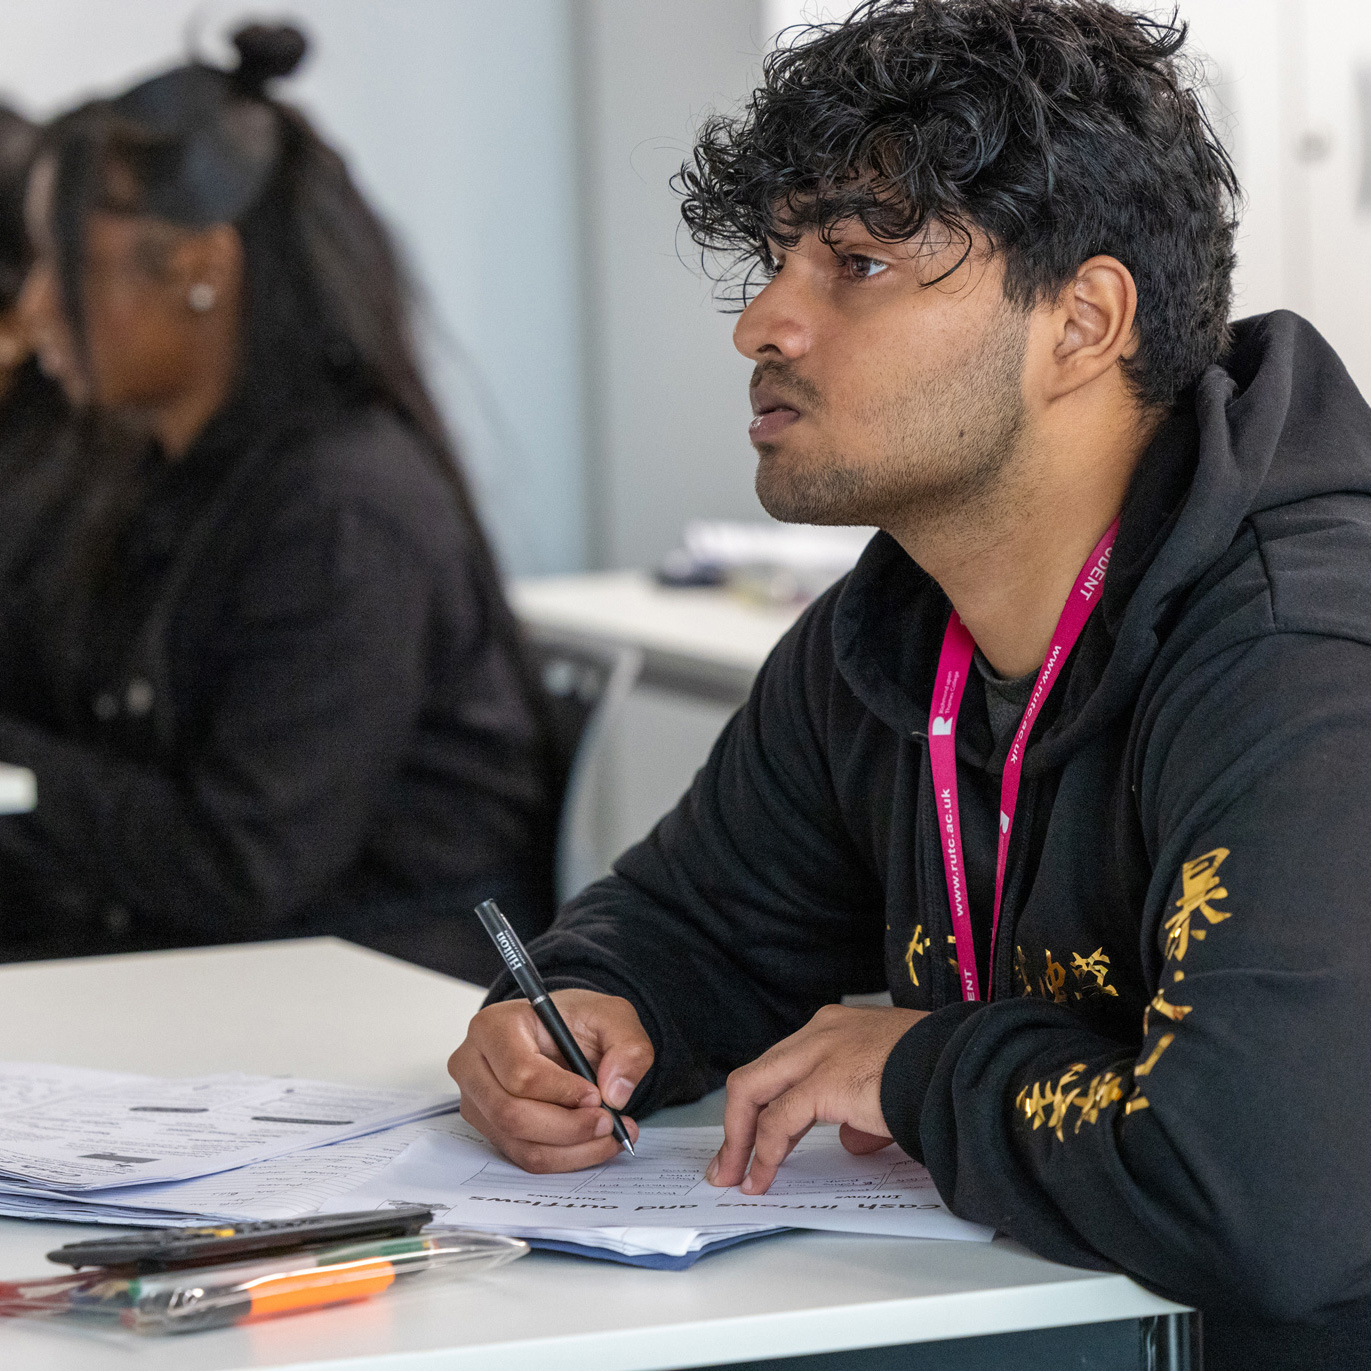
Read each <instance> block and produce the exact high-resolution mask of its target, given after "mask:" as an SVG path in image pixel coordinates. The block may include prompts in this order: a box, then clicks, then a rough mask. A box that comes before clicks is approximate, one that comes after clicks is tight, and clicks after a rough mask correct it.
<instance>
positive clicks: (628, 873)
mask: <svg viewBox="0 0 1371 1371" xmlns="http://www.w3.org/2000/svg"><path fill="white" fill-rule="evenodd" d="M948 613H949V606H948V602H947V600H946V598H945V597H944V595H943V594H942V592H941V591H940V590H939V588H938V586H937V585H936V584H934V583H933V582H932V581H931V580H930V579H929V577H927V576H926V575H925V574H924V573H923V572H922V571H921V570H920V568H919V567H918V566H916V565H915V564H914V563H913V562H912V561H911V560H910V559H909V558H908V557H907V556H906V555H905V554H904V553H903V552H902V551H901V549H900V548H899V547H898V546H897V545H896V544H895V543H894V542H893V541H892V540H891V539H890V538H888V537H886V536H885V535H878V536H877V537H876V538H875V539H873V541H872V543H871V544H870V546H869V547H868V548H867V550H866V552H865V554H864V555H863V557H862V560H861V562H860V563H859V565H858V566H857V568H856V569H855V570H854V571H853V572H852V574H851V575H850V576H849V577H848V578H847V579H846V580H845V581H844V582H842V583H840V584H839V585H837V586H835V587H834V588H833V589H832V590H831V591H830V592H829V593H828V594H826V595H825V596H824V597H823V598H822V599H820V600H819V601H818V602H817V603H816V604H815V605H814V606H812V608H811V609H810V610H809V611H808V612H807V613H806V614H805V615H804V617H803V618H802V619H801V620H800V622H799V623H798V624H797V625H796V626H795V628H794V629H793V630H792V631H791V632H790V633H789V634H788V635H787V636H786V638H785V639H784V640H783V641H782V642H781V643H780V644H779V646H778V647H777V648H776V650H775V652H774V653H773V654H772V656H771V658H770V660H769V661H768V663H767V665H766V667H765V668H764V670H763V671H762V674H761V676H760V677H759V679H758V681H757V684H756V686H755V688H754V690H753V692H752V696H751V698H750V700H749V701H748V703H747V704H746V705H745V706H744V708H743V709H742V710H741V711H740V712H739V713H738V715H737V716H736V717H735V718H734V719H733V721H732V723H731V724H730V725H729V727H728V729H727V730H726V731H725V733H724V735H723V736H722V737H721V739H720V740H719V742H718V744H717V746H716V747H715V749H714V751H713V754H712V755H711V757H710V759H709V762H708V764H707V765H706V766H705V767H704V769H703V770H702V771H701V772H700V774H699V776H698V777H697V778H696V780H695V783H694V784H693V786H692V787H691V789H690V791H689V792H688V793H687V794H686V796H685V797H684V799H682V801H681V803H680V804H679V806H678V807H677V808H676V809H675V810H674V811H673V812H672V813H671V814H669V815H668V816H667V817H666V818H665V819H663V820H662V822H661V823H660V824H659V825H658V826H657V828H656V829H655V831H654V832H653V833H652V834H651V835H650V836H649V837H648V838H647V839H646V840H645V841H644V842H642V843H641V844H639V845H638V846H637V847H635V848H633V849H632V850H630V851H629V852H628V853H626V854H625V855H624V857H623V858H622V859H621V860H620V862H619V863H618V864H617V866H616V869H615V875H613V876H612V877H610V878H608V879H607V880H604V881H601V882H600V883H598V884H597V885H594V886H591V887H590V888H589V889H588V890H586V891H585V892H584V893H583V894H582V895H581V896H580V897H579V898H578V899H576V900H575V901H573V902H572V904H571V905H570V906H569V907H568V908H567V909H566V910H565V911H564V912H563V913H562V915H561V917H560V918H559V920H558V921H557V923H556V925H555V926H554V928H553V930H552V931H551V932H550V933H548V934H546V935H545V936H544V937H543V938H542V939H540V940H539V941H538V942H536V943H535V944H534V947H533V953H534V955H535V956H536V958H537V960H538V962H539V965H540V966H542V967H543V968H544V969H545V970H546V972H547V973H548V975H547V979H548V981H549V983H550V984H553V985H555V986H573V985H576V986H585V987H589V988H593V989H599V990H603V991H607V992H611V993H616V994H622V995H625V996H627V997H628V998H629V999H630V1000H631V1001H632V1002H633V1003H634V1004H635V1006H636V1007H637V1009H638V1011H639V1014H640V1015H641V1017H642V1020H643V1023H644V1025H645V1027H646V1029H647V1031H648V1033H649V1034H650V1035H651V1038H652V1040H653V1043H654V1045H655V1048H656V1053H657V1057H656V1063H655V1065H654V1066H653V1068H652V1070H651V1072H650V1073H649V1074H648V1076H647V1078H646V1080H645V1081H644V1082H643V1084H642V1086H641V1087H640V1089H639V1091H638V1094H637V1096H636V1097H635V1099H634V1100H633V1101H632V1102H631V1104H630V1109H631V1110H633V1111H638V1112H642V1111H645V1110H649V1109H652V1108H656V1107H658V1106H661V1105H665V1104H667V1103H670V1102H673V1101H679V1100H682V1099H686V1098H690V1097H693V1096H696V1095H698V1094H700V1093H701V1092H703V1091H705V1090H707V1089H709V1088H712V1087H714V1086H717V1085H718V1084H719V1083H720V1082H721V1080H722V1078H723V1076H724V1074H725V1073H726V1072H727V1071H728V1070H730V1069H731V1068H733V1067H734V1066H737V1065H739V1064H741V1063H743V1062H746V1061H748V1060H750V1059H752V1058H754V1057H755V1056H757V1055H758V1054H759V1053H760V1052H762V1051H764V1050H765V1049H766V1048H768V1047H769V1046H771V1045H772V1044H773V1043H775V1042H776V1041H777V1040H778V1039H779V1038H781V1037H783V1036H785V1035H786V1034H789V1033H791V1032H793V1031H795V1030H796V1029H797V1028H799V1027H800V1026H801V1025H802V1024H803V1023H805V1022H806V1020H807V1019H808V1018H809V1017H810V1016H811V1015H812V1014H813V1013H814V1012H815V1010H817V1009H818V1008H819V1006H820V1005H822V1004H824V1003H826V1002H830V1001H833V1000H836V999H838V997H839V996H841V995H843V994H845V993H849V992H856V991H870V990H874V989H878V988H882V987H886V986H888V987H889V989H890V991H891V993H892V996H893V999H894V1002H895V1004H897V1005H905V1006H909V1007H912V1008H917V1009H926V1010H931V1011H933V1012H932V1013H931V1014H930V1015H929V1016H928V1017H927V1018H925V1019H923V1020H921V1021H920V1022H919V1024H918V1025H916V1026H915V1027H914V1028H913V1029H911V1030H910V1032H909V1033H908V1034H907V1035H906V1036H905V1037H904V1038H903V1039H902V1040H901V1042H900V1043H899V1044H898V1045H897V1046H896V1048H895V1050H894V1052H893V1053H892V1054H891V1057H890V1060H889V1063H888V1065H887V1067H886V1070H885V1074H884V1078H883V1081H882V1092H881V1097H882V1107H883V1111H884V1114H885V1118H886V1121H887V1123H888V1125H889V1127H890V1128H891V1130H892V1132H893V1133H894V1134H895V1137H896V1140H897V1141H898V1142H899V1143H900V1145H901V1146H902V1147H904V1148H905V1150H906V1151H908V1152H909V1153H911V1154H912V1155H913V1156H915V1157H920V1158H922V1159H923V1160H924V1161H925V1162H926V1163H927V1165H928V1166H929V1168H930V1170H931V1171H932V1173H933V1176H934V1179H935V1180H936V1181H937V1184H938V1187H939V1189H940V1190H941V1192H942V1194H943V1196H944V1197H945V1198H946V1200H947V1202H948V1203H949V1205H950V1206H951V1208H952V1209H953V1210H954V1211H955V1212H956V1213H958V1214H960V1215H963V1216H964V1217H966V1218H968V1219H973V1220H977V1221H979V1222H982V1223H987V1224H993V1225H994V1226H995V1227H996V1228H998V1229H999V1230H1000V1231H1001V1232H1004V1233H1007V1234H1010V1235H1011V1236H1013V1237H1015V1238H1018V1239H1019V1240H1021V1241H1022V1242H1024V1243H1025V1244H1027V1245H1028V1246H1029V1247H1031V1248H1032V1249H1034V1250H1035V1251H1037V1252H1040V1253H1042V1254H1043V1255H1045V1256H1048V1257H1051V1258H1054V1259H1056V1260H1059V1261H1065V1262H1071V1263H1074V1264H1077V1265H1081V1266H1087V1267H1097V1268H1118V1269H1121V1270H1123V1271H1126V1272H1128V1273H1129V1274H1131V1275H1133V1276H1135V1277H1136V1278H1137V1279H1138V1280H1140V1281H1141V1282H1142V1283H1143V1284H1145V1285H1147V1286H1149V1287H1151V1288H1152V1289H1154V1290H1157V1291H1160V1292H1162V1293H1164V1294H1165V1295H1168V1296H1170V1297H1173V1298H1175V1299H1178V1300H1181V1301H1184V1302H1186V1303H1189V1304H1194V1305H1197V1306H1199V1307H1200V1308H1201V1309H1202V1310H1203V1311H1204V1313H1205V1327H1206V1352H1207V1357H1208V1365H1209V1366H1210V1368H1211V1371H1212V1368H1214V1367H1227V1366H1233V1367H1239V1366H1241V1367H1243V1368H1248V1369H1250V1368H1260V1367H1272V1368H1274V1367H1285V1366H1291V1367H1293V1366H1309V1365H1318V1366H1320V1367H1321V1368H1325V1369H1326V1368H1331V1367H1343V1366H1346V1367H1351V1366H1354V1365H1355V1366H1362V1365H1364V1364H1365V1363H1366V1360H1367V1358H1368V1357H1371V1352H1368V1351H1367V1348H1368V1347H1371V1164H1369V1163H1371V1145H1369V1144H1371V1100H1369V1099H1368V1086H1371V1032H1369V1031H1368V1030H1367V1028H1366V1023H1367V1021H1368V1019H1369V1018H1371V910H1369V909H1368V904H1369V903H1371V411H1368V409H1367V406H1366V405H1365V403H1364V402H1363V401H1362V399H1361V397H1360V396H1359V394H1358V393H1357V390H1356V387H1355V386H1354V385H1353V383H1352V382H1351V380H1350V379H1349V377H1348V375H1347V373H1346V371H1345V370H1344V369H1343V367H1342V365H1341V363H1340V362H1339V361H1338V359H1337V358H1336V356H1335V355H1334V354H1333V353H1332V352H1331V351H1330V349H1329V348H1328V346H1327V345H1326V344H1325V343H1324V342H1323V340H1322V339H1321V338H1320V337H1319V336H1318V335H1317V334H1316V333H1315V332H1314V330H1313V329H1312V328H1310V327H1309V326H1308V325H1307V324H1305V323H1304V322H1302V321H1301V320H1299V319H1297V318H1296V317H1294V316H1293V315H1289V314H1273V315H1269V316H1266V317H1264V318H1258V319H1254V320H1249V321H1247V322H1245V323H1243V324H1240V325H1239V326H1237V329H1236V337H1235V345H1234V347H1233V349H1232V351H1231V353H1230V355H1229V356H1228V357H1227V358H1226V360H1225V362H1224V364H1223V365H1222V366H1215V367H1211V368H1210V369H1209V370H1208V371H1207V372H1206V373H1205V375H1204V376H1203V377H1202V379H1201V381H1200V383H1199V385H1198V387H1197V389H1196V391H1195V393H1194V394H1193V396H1191V397H1190V398H1189V399H1188V400H1187V401H1186V403H1185V404H1184V405H1182V406H1181V407H1180V408H1179V410H1178V412H1177V414H1176V415H1175V416H1174V417H1173V418H1172V419H1171V420H1169V421H1168V422H1167V423H1166V425H1165V426H1164V427H1163V429H1162V430H1161V431H1160V432H1159V433H1158V435H1157V437H1156V439H1155V441H1154V442H1153V444H1152V445H1151V447H1150V448H1149V450H1148V452H1147V453H1146V455H1145V456H1144V458H1143V460H1142V463H1141V465H1140V468H1139V471H1138V473H1137V476H1136V478H1135V479H1134V481H1133V484H1132V487H1131V489H1130V491H1129V494H1128V499H1127V501H1126V504H1125V508H1124V511H1123V518H1122V524H1121V528H1120V532H1119V537H1118V542H1117V544H1116V547H1115V552H1114V557H1113V561H1112V562H1111V565H1110V569H1109V575H1108V580H1107V581H1106V584H1105V589H1104V598H1103V603H1102V608H1101V611H1100V612H1097V613H1096V614H1095V615H1094V617H1093V618H1092V620H1091V621H1090V623H1089V625H1088V627H1087V629H1086V632H1085V634H1084V635H1083V637H1082V638H1081V640H1080V642H1079V644H1078V646H1077V648H1076V651H1075V652H1074V653H1073V655H1072V657H1071V659H1070V661H1069V664H1068V669H1067V673H1066V676H1065V679H1064V680H1063V682H1062V684H1061V685H1059V687H1058V689H1057V690H1056V692H1055V693H1054V695H1053V696H1052V697H1051V698H1050V699H1049V702H1048V707H1047V709H1046V711H1045V713H1044V715H1043V717H1042V719H1041V720H1040V721H1039V723H1038V725H1037V728H1036V730H1035V733H1034V735H1033V738H1032V740H1031V742H1030V744H1029V747H1028V750H1027V755H1026V759H1025V764H1024V780H1023V786H1022V790H1021V793H1020V798H1019V808H1018V815H1017V821H1016V824H1015V828H1014V834H1013V841H1012V844H1011V849H1010V854H1009V872H1008V877H1007V881H1006V892H1005V899H1004V908H1003V913H1002V915H1001V932H1000V939H999V946H998V949H997V954H996V964H995V966H994V968H993V983H994V990H993V996H992V998H991V1000H990V1002H989V1003H985V1004H979V1003H974V1004H964V1003H963V1002H962V1000H961V998H960V994H959V988H958V983H957V974H956V963H955V959H954V957H953V955H952V954H953V950H954V949H953V945H952V925H951V921H950V918H949V914H948V904H947V894H946V886H945V883H944V877H943V870H942V863H941V858H940V849H939V841H938V836H937V828H936V823H935V812H934V803H933V792H932V779H931V775H930V772H929V764H928V752H927V743H926V737H925V732H926V726H927V718H928V711H929V697H930V693H931V688H932V681H933V676H934V670H935V666H936V662H937V658H938V650H939V645H940V643H941V639H942V634H943V629H944V626H945V624H946V621H947V617H948ZM957 751H958V763H959V771H958V780H959V788H960V791H961V805H962V816H963V818H962V822H963V840H964V843H965V846H966V851H967V861H968V881H969V886H970V892H971V896H972V906H973V911H974V910H980V911H982V912H983V911H984V910H985V908H986V906H987V904H988V902H989V898H990V895H989V892H990V889H991V886H992V883H993V871H994V861H995V816H996V811H997V808H998V805H997V799H998V793H999V781H998V777H999V772H1000V770H1001V767H1002V764H1003V750H1002V749H1000V750H996V749H994V746H993V743H992V740H991V733H990V729H989V725H988V720H987V716H986V709H985V701H984V696H983V694H982V693H981V692H979V691H975V690H971V691H968V692H967V696H966V700H965V703H964V706H963V710H962V719H961V722H960V724H959V727H958V731H957ZM508 993H510V988H509V987H508V986H507V985H505V984H503V983H502V984H500V985H497V987H496V989H495V992H494V994H495V996H497V997H499V996H502V995H504V994H508ZM892 1260H899V1257H898V1254H897V1253H896V1252H895V1249H892Z"/></svg>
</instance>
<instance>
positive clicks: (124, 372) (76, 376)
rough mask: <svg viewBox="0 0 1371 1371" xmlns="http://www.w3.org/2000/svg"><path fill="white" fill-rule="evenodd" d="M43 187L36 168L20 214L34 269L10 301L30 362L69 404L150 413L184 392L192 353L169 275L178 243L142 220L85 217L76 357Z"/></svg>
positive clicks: (172, 233) (45, 175)
mask: <svg viewBox="0 0 1371 1371" xmlns="http://www.w3.org/2000/svg"><path fill="white" fill-rule="evenodd" d="M52 179H53V178H52V165H51V163H50V162H40V163H39V164H38V166H37V167H36V168H35V170H34V174H33V177H32V180H31V183H30V187H29V196H28V206H27V209H28V221H29V234H30V237H31V239H32V242H33V246H34V254H35V256H34V264H33V267H32V269H31V270H30V272H29V276H28V279H27V280H26V281H25V283H24V289H23V292H22V293H21V295H20V300H19V308H20V310H21V311H22V313H23V315H24V318H25V320H26V322H27V324H28V328H29V333H30V336H31V338H32V340H33V345H34V350H35V351H36V352H37V354H38V359H39V362H40V364H41V366H42V368H43V370H44V371H45V372H47V374H48V375H49V376H51V377H52V378H53V379H54V380H56V381H57V382H58V383H59V384H60V385H61V386H62V388H63V390H64V391H65V392H66V394H67V396H68V398H69V399H71V400H72V401H74V402H76V403H90V404H94V405H96V406H98V407H99V408H102V409H127V410H156V409H158V408H159V407H161V406H163V405H166V404H168V403H169V402H171V401H172V400H173V399H174V398H175V396H176V395H177V393H178V392H179V391H180V390H181V389H183V388H184V387H185V385H186V384H187V380H188V376H189V375H190V374H191V372H192V365H193V361H194V357H195V351H196V347H197V339H196V331H195V323H196V320H195V318H194V316H193V314H192V312H191V311H190V309H189V308H188V306H187V303H186V299H187V295H186V284H185V282H184V281H182V280H181V279H180V276H181V275H182V274H183V273H179V272H177V271H175V270H173V269H170V268H169V263H170V262H171V260H172V257H173V254H174V251H175V248H176V245H177V242H178V238H179V237H180V236H181V235H178V232H177V230H175V229H173V228H172V227H171V226H169V225H164V224H161V223H159V222H158V221H156V220H152V219H148V218H146V217H136V216H132V215H119V214H106V213H101V212H96V213H93V214H92V215H91V216H90V217H89V219H88V221H87V228H86V243H85V249H86V253H85V255H86V262H85V270H84V272H83V275H82V301H81V305H82V328H83V333H84V338H85V348H84V356H83V354H82V349H81V348H80V347H78V346H77V342H76V339H75V337H74V336H73V333H72V329H71V325H70V323H69V321H68V318H67V314H66V311H65V309H64V307H63V299H62V289H61V283H60V275H59V272H58V268H57V253H56V244H55V243H54V241H53V236H52V231H51V228H50V211H51V204H52Z"/></svg>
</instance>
